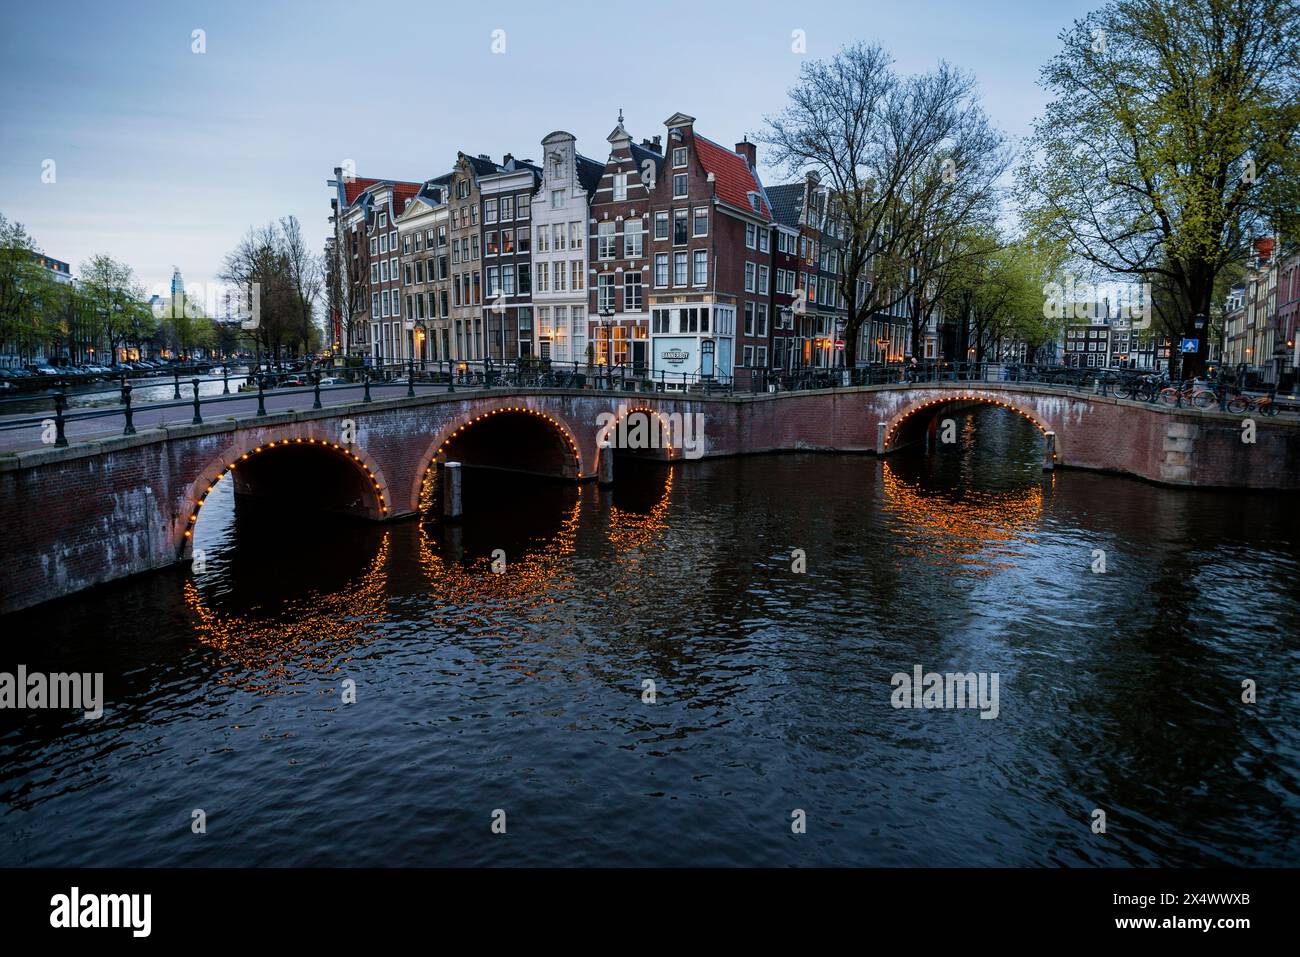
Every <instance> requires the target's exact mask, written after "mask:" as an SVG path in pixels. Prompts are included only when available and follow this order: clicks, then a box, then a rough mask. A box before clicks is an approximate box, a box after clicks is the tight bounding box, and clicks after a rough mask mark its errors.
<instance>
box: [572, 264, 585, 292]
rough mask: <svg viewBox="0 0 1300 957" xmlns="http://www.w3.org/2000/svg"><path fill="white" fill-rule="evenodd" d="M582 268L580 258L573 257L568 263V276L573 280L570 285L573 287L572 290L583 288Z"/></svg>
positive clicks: (578, 290)
mask: <svg viewBox="0 0 1300 957" xmlns="http://www.w3.org/2000/svg"><path fill="white" fill-rule="evenodd" d="M582 268H583V264H582V260H581V259H574V260H572V261H571V262H570V263H569V278H570V279H572V280H573V281H572V282H571V283H570V285H571V286H572V287H573V291H574V292H582V290H583V288H584V280H583V275H584V274H583V271H582Z"/></svg>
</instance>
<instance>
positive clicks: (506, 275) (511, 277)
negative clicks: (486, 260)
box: [501, 265, 515, 296]
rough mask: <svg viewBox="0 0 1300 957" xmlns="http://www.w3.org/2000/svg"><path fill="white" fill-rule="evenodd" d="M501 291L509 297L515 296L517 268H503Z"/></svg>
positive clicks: (511, 266) (510, 266)
mask: <svg viewBox="0 0 1300 957" xmlns="http://www.w3.org/2000/svg"><path fill="white" fill-rule="evenodd" d="M501 291H502V292H504V293H505V294H506V295H507V296H513V295H514V294H515V267H514V266H513V265H509V266H502V267H501Z"/></svg>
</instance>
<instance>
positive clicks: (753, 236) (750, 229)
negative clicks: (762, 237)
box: [745, 223, 758, 249]
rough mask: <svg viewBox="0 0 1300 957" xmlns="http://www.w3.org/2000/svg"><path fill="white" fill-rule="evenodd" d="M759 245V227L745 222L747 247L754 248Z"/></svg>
mask: <svg viewBox="0 0 1300 957" xmlns="http://www.w3.org/2000/svg"><path fill="white" fill-rule="evenodd" d="M757 245H758V229H757V227H755V226H754V224H753V223H746V224H745V248H746V249H754V248H755V247H756V246H757Z"/></svg>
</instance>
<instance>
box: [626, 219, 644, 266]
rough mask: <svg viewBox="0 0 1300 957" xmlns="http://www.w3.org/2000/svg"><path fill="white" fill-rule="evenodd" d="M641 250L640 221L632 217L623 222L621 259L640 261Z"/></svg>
mask: <svg viewBox="0 0 1300 957" xmlns="http://www.w3.org/2000/svg"><path fill="white" fill-rule="evenodd" d="M641 250H642V239H641V220H640V219H637V218H636V217H635V216H634V217H632V218H631V219H628V220H624V222H623V258H624V259H640V258H641V255H642V253H641Z"/></svg>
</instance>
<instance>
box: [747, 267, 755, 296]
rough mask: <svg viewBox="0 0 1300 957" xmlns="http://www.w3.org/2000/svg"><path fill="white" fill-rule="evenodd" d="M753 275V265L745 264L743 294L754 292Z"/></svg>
mask: <svg viewBox="0 0 1300 957" xmlns="http://www.w3.org/2000/svg"><path fill="white" fill-rule="evenodd" d="M754 274H755V267H754V264H753V263H745V292H753V291H754Z"/></svg>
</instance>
